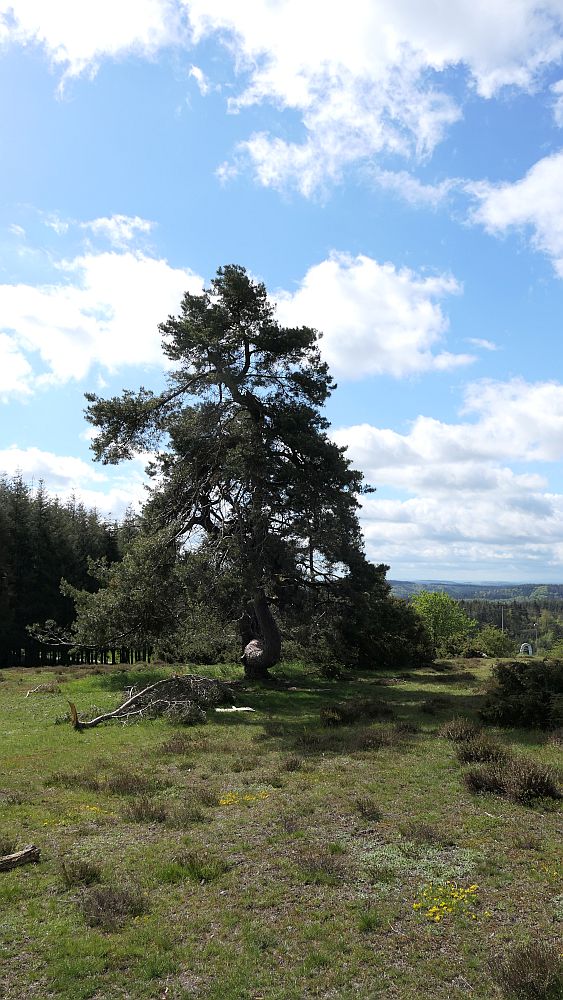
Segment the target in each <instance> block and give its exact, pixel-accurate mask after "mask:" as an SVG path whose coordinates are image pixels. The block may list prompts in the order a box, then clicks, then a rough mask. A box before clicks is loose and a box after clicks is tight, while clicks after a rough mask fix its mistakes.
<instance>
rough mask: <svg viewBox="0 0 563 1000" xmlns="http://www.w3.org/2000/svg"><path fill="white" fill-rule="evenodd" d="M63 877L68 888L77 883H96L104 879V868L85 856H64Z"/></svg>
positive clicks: (62, 863)
mask: <svg viewBox="0 0 563 1000" xmlns="http://www.w3.org/2000/svg"><path fill="white" fill-rule="evenodd" d="M61 878H62V880H63V882H64V884H65V886H66V888H67V889H72V888H73V887H74V886H75V885H95V884H96V883H97V882H101V881H102V870H101V868H100V866H99V865H97V864H95V863H94V862H92V861H86V860H85V859H84V858H63V860H62V861H61Z"/></svg>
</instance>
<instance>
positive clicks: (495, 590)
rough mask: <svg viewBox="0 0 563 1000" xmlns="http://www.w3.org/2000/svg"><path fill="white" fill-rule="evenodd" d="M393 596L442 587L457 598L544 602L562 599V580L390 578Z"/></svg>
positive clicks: (440, 588)
mask: <svg viewBox="0 0 563 1000" xmlns="http://www.w3.org/2000/svg"><path fill="white" fill-rule="evenodd" d="M389 583H390V585H391V588H392V591H393V594H394V595H395V596H396V597H412V596H413V594H418V593H420V591H421V590H430V591H435V590H443V591H445V592H446V594H449V595H450V597H454V598H455V599H456V600H458V601H473V600H481V601H545V600H546V599H547V600H549V599H550V598H551V599H554V600H557V599H559V600H561V599H562V598H563V583H542V584H538V583H455V582H452V581H451V580H414V581H409V580H389Z"/></svg>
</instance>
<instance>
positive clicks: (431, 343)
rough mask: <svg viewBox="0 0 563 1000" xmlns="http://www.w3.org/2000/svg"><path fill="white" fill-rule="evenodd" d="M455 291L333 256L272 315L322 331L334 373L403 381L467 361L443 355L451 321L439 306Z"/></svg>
mask: <svg viewBox="0 0 563 1000" xmlns="http://www.w3.org/2000/svg"><path fill="white" fill-rule="evenodd" d="M459 291H460V286H459V285H458V283H457V282H456V281H455V279H454V278H452V277H451V275H445V274H444V275H437V276H432V277H423V276H421V275H417V274H415V273H414V272H413V271H410V270H408V269H407V268H403V269H397V268H395V267H394V265H393V264H379V263H378V262H377V261H376V260H373V259H372V258H371V257H366V256H362V255H360V256H357V257H351V256H349V255H347V254H336V253H335V254H333V255H332V256H331V257H330V258H329V259H328V260H324V261H322V262H321V263H320V264H316V265H314V266H313V267H311V268H310V269H309V270H308V271H307V273H306V275H305V277H304V278H303V280H302V282H301V283H300V285H299V287H298V289H297V291H295V292H293V293H289V292H283V291H281V292H278V293H277V294H276V301H277V313H278V317H279V319H280V320H281V322H282V323H284V324H286V325H295V326H297V325H302V324H307V325H309V326H313V327H315V328H317V329H318V330H321V331H322V333H323V337H322V340H321V351H322V353H323V356H324V358H325V360H326V361H327V362H328V363H329V365H330V368H331V370H332V371H334V373H335V374H337V375H340V376H343V377H345V378H354V379H356V378H362V377H364V376H366V375H375V374H390V375H394V376H396V377H401V376H406V375H412V374H416V373H418V372H423V371H431V370H438V371H444V370H446V369H450V368H454V367H457V366H459V365H465V364H467V363H469V362H470V361H471V360H472V358H471V356H470V355H467V354H452V353H449V352H447V351H443V350H440V344H441V342H442V340H443V338H444V336H445V334H446V332H447V329H448V321H447V318H446V317H445V316H444V313H443V312H442V309H441V307H440V305H439V300H440V299H441V298H443V297H444V296H445V295H451V294H455V293H458V292H459Z"/></svg>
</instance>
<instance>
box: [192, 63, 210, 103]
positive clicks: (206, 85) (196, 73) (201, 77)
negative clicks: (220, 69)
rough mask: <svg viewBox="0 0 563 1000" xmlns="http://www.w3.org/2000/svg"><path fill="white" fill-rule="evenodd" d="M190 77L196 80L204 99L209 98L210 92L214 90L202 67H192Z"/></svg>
mask: <svg viewBox="0 0 563 1000" xmlns="http://www.w3.org/2000/svg"><path fill="white" fill-rule="evenodd" d="M188 76H190V77H191V78H192V80H195V82H196V83H197V86H198V90H199V92H200V94H201V96H202V97H207V95H208V94H209V92H210V91H211V90H213V89H214V88H213V86H212V85H211V84H210V82H209V80H208V79H207V77H206V75H205V73H204V72H203V70H202V69H201V67H200V66H190V72H189V73H188Z"/></svg>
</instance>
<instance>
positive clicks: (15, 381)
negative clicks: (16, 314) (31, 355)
mask: <svg viewBox="0 0 563 1000" xmlns="http://www.w3.org/2000/svg"><path fill="white" fill-rule="evenodd" d="M32 374H33V372H32V368H31V365H30V364H29V362H28V361H27V360H26V358H25V355H24V354H23V353H22V352H21V351H20V349H19V348H18V345H17V343H16V342H15V341H14V340H13V338H12V337H8V336H7V334H5V333H1V332H0V400H1V401H2V402H5V401H6V400H7V398H8V396H9V395H15V396H28V395H29V394H30V392H31V388H30V381H31V376H32Z"/></svg>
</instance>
